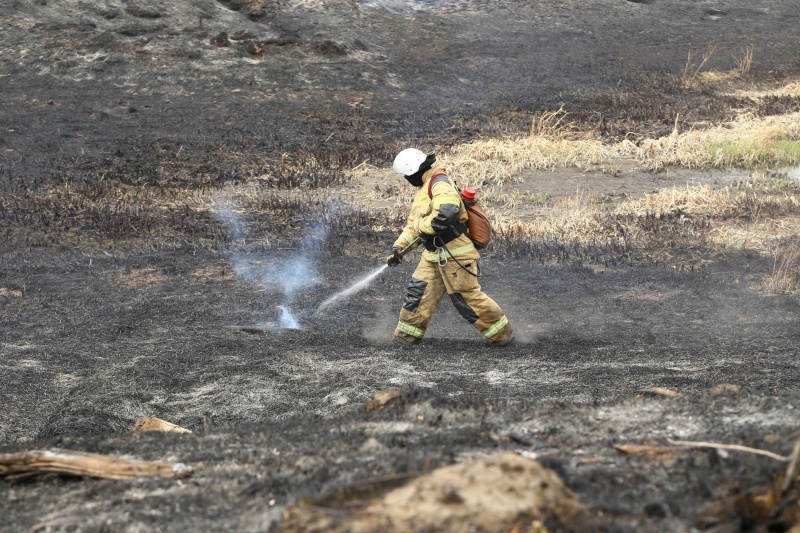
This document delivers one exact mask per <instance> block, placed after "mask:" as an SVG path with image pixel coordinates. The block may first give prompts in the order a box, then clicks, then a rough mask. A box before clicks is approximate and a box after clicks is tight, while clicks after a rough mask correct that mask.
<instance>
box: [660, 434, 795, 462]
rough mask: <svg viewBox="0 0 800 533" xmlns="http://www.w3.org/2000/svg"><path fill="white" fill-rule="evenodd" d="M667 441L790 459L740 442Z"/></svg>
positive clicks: (771, 457) (782, 459)
mask: <svg viewBox="0 0 800 533" xmlns="http://www.w3.org/2000/svg"><path fill="white" fill-rule="evenodd" d="M667 442H669V443H670V444H673V445H675V446H692V447H694V448H716V449H718V450H735V451H738V452H747V453H754V454H756V455H763V456H764V457H769V458H770V459H775V460H776V461H781V462H783V463H785V462H787V461H788V460H789V458H788V457H786V456H783V455H778V454H777V453H772V452H768V451H766V450H759V449H758V448H748V447H747V446H740V445H738V444H718V443H716V442H694V441H689V440H672V439H667Z"/></svg>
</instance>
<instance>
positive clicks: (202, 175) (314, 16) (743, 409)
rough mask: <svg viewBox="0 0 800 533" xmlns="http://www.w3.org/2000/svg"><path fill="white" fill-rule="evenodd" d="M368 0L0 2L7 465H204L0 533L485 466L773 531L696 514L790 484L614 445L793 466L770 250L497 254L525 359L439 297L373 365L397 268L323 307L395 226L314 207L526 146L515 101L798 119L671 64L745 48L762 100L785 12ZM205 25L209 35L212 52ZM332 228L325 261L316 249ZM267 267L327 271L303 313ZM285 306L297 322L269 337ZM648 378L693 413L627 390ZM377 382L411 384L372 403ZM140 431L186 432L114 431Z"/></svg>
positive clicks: (492, 266) (792, 407)
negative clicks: (519, 464) (486, 338)
mask: <svg viewBox="0 0 800 533" xmlns="http://www.w3.org/2000/svg"><path fill="white" fill-rule="evenodd" d="M385 5H387V6H389V7H390V8H391V9H386V8H383V7H380V6H378V7H368V8H366V7H365V8H362V9H360V8H359V7H358V6H357V5H356V4H354V3H348V2H310V1H309V2H285V3H284V2H266V1H264V2H259V1H252V2H233V1H231V2H212V1H210V0H209V1H207V2H203V1H195V2H190V3H177V2H176V3H171V2H136V3H134V2H124V1H119V2H117V1H114V0H108V1H104V2H69V1H64V2H56V1H52V0H51V1H47V2H45V1H41V0H40V1H37V2H28V1H26V0H15V1H13V2H11V3H5V4H4V6H3V7H2V8H0V27H1V28H2V32H1V33H0V35H2V37H0V90H1V91H2V95H3V98H2V99H0V117H2V126H3V127H2V130H0V149H2V152H1V153H2V161H0V187H1V188H0V204H1V205H2V212H0V218H2V224H0V228H2V229H0V239H2V241H0V242H1V244H0V250H2V262H0V271H1V272H2V274H0V306H1V307H0V328H1V329H2V340H1V341H0V342H1V344H0V356H1V357H2V365H1V366H0V372H1V373H2V374H1V377H2V383H3V386H2V388H0V397H1V398H0V400H1V401H2V405H3V406H4V416H3V417H2V418H1V419H0V450H2V451H3V452H13V451H18V450H25V449H38V448H46V447H56V446H57V447H61V448H67V449H77V450H84V451H97V452H102V453H109V454H114V455H126V456H132V457H137V458H144V459H168V460H175V461H182V462H185V463H187V464H189V465H191V466H193V467H194V468H195V471H196V473H195V475H194V476H193V477H191V478H188V479H186V480H183V481H181V482H176V481H172V480H160V479H140V480H135V481H122V482H121V481H101V480H93V479H79V480H70V479H64V478H59V477H46V478H44V479H40V480H33V481H28V482H25V483H19V484H9V483H6V482H3V483H2V484H0V502H2V504H0V505H2V508H3V516H4V518H5V520H4V521H3V523H2V525H0V528H2V529H5V530H9V531H24V530H29V529H32V528H33V529H38V530H45V529H47V528H49V529H50V530H64V531H69V530H82V531H83V530H85V531H100V530H129V531H146V530H150V529H153V530H161V531H164V530H166V531H185V530H240V531H251V530H267V529H270V528H276V527H279V525H280V520H281V516H282V513H283V510H284V509H285V506H287V505H290V504H292V503H293V502H296V501H298V500H299V499H301V498H311V499H312V500H314V501H320V502H322V501H327V500H326V498H328V497H329V496H330V495H332V494H336V493H337V490H340V489H341V487H343V486H350V484H353V483H359V482H368V481H369V480H372V479H376V478H381V477H382V476H386V475H390V474H414V473H419V472H424V471H427V470H430V469H431V468H435V467H437V466H442V465H448V464H452V463H454V462H457V461H462V460H464V459H467V458H469V457H473V456H476V455H480V454H484V453H488V452H493V451H497V450H504V449H508V450H520V451H523V452H526V453H529V454H533V455H535V456H536V457H538V458H539V459H540V460H541V461H542V462H543V463H544V464H546V465H548V466H550V467H552V468H553V469H555V470H556V471H557V472H559V473H560V474H561V475H562V476H563V477H564V479H565V480H566V482H567V483H568V485H569V486H570V487H571V488H572V489H573V490H574V491H575V492H576V493H577V494H578V496H579V497H580V499H581V500H582V501H583V502H584V503H586V504H587V505H588V507H589V509H590V511H591V523H592V524H593V525H594V526H596V527H598V528H604V529H607V530H621V531H625V530H630V531H687V530H690V529H691V528H693V527H694V528H697V529H703V528H705V527H709V526H712V525H714V524H715V523H724V524H729V525H730V527H731V530H732V531H738V530H752V529H757V528H760V529H761V530H766V528H768V527H769V528H770V530H774V531H781V530H786V529H788V528H789V527H791V525H792V522H793V518H791V517H786V516H783V515H781V516H778V515H776V516H774V517H772V518H767V517H764V516H757V513H755V514H754V513H753V512H752V509H749V508H748V507H747V506H744V507H742V506H741V505H739V506H738V507H737V506H736V505H733V504H730V505H719V506H717V507H715V508H714V509H712V508H710V507H709V505H710V504H711V503H712V502H720V501H723V502H728V501H733V500H729V499H735V498H743V497H746V496H743V495H746V494H747V493H748V491H756V492H758V491H765V490H767V489H768V487H769V486H770V484H771V483H773V481H774V480H775V479H776V478H777V477H778V476H779V474H780V473H781V472H782V471H783V469H784V464H783V463H779V462H776V461H773V460H771V459H768V458H762V457H757V456H754V455H750V454H743V453H737V452H725V453H720V452H716V451H713V450H692V451H687V450H683V451H679V450H676V451H673V452H671V453H669V454H666V455H660V456H658V457H655V458H654V457H639V456H628V455H622V454H621V453H620V452H618V451H617V450H616V449H614V447H613V446H614V445H616V444H628V443H635V444H641V443H646V442H657V443H662V444H663V443H664V442H665V440H666V439H668V438H673V439H684V440H698V441H712V442H730V443H738V444H744V445H747V446H752V447H756V448H763V449H769V450H772V451H775V452H777V453H780V454H784V455H786V454H788V453H789V452H790V450H791V447H792V445H793V444H794V442H795V441H796V440H797V439H798V433H797V432H798V429H799V428H800V417H798V414H797V413H798V411H797V410H798V408H800V388H799V387H798V386H797V375H798V350H797V344H798V340H799V339H798V338H799V337H800V330H799V329H798V327H797V324H798V315H799V314H800V304H798V300H797V297H796V296H791V295H779V296H775V295H767V294H765V293H764V292H763V291H762V290H761V287H762V286H761V284H760V280H761V279H762V277H763V276H764V275H765V273H769V272H771V271H772V268H773V262H772V259H771V258H766V257H762V256H760V255H758V254H757V253H749V252H748V251H747V250H742V251H732V250H707V249H706V250H699V249H698V248H692V249H691V250H690V251H689V252H685V250H684V255H685V254H686V253H688V255H691V254H698V253H704V254H706V257H707V258H713V261H703V262H702V264H703V268H695V263H693V262H691V261H684V260H681V261H678V262H674V261H673V262H670V261H669V260H645V259H644V258H647V257H650V256H651V254H649V253H648V251H647V250H636V249H632V248H630V247H628V248H624V247H623V249H617V248H613V247H611V248H608V247H605V248H603V247H602V246H601V245H598V248H597V249H582V250H576V249H574V248H570V249H565V248H564V247H563V246H562V244H561V243H535V245H533V246H530V247H524V246H519V243H517V245H516V246H512V244H514V243H511V244H509V243H508V242H504V241H503V240H500V241H499V242H498V243H497V248H496V250H495V251H494V252H492V253H488V254H486V257H485V260H484V270H485V277H484V278H483V281H482V284H483V285H484V288H485V289H486V290H487V292H488V293H489V294H491V295H492V296H493V297H494V298H495V299H496V300H497V301H498V302H500V303H501V305H502V306H503V307H504V309H505V310H506V312H507V313H508V314H509V316H510V317H511V320H512V322H513V324H514V325H515V328H516V330H517V331H518V333H519V337H520V339H521V341H522V342H521V343H520V344H518V345H516V346H513V347H509V348H507V349H504V350H491V349H489V348H488V347H486V346H484V345H483V344H482V342H481V340H480V338H479V336H478V334H477V333H475V332H474V331H472V330H471V329H470V327H469V326H468V325H466V324H465V323H463V322H462V320H461V319H460V318H459V317H458V315H457V314H456V313H455V311H454V310H452V309H451V308H450V306H449V305H448V304H446V302H445V304H444V305H443V306H442V308H441V309H440V310H439V312H438V313H437V315H436V317H435V321H434V324H433V326H432V327H431V329H430V331H429V335H428V337H429V338H428V339H427V340H426V342H425V343H424V344H423V345H422V346H420V347H418V348H412V349H402V348H400V347H397V346H395V345H393V344H391V343H390V342H389V340H390V336H391V331H392V328H393V324H394V322H395V320H396V312H397V308H398V306H399V302H400V298H401V296H402V292H403V286H404V283H405V280H406V278H407V277H408V275H410V272H411V268H412V267H411V265H409V264H408V263H406V264H404V265H403V266H402V267H401V268H400V269H397V270H392V271H387V272H384V273H382V274H381V275H380V276H379V278H378V279H377V280H376V281H375V282H374V283H373V284H372V285H371V286H370V287H369V288H368V289H366V290H365V291H363V292H360V293H359V294H358V295H356V296H355V297H354V298H352V299H350V300H348V301H346V302H343V303H342V304H341V305H337V306H335V307H332V308H331V310H330V311H329V312H327V313H324V314H321V315H314V314H313V310H314V309H315V308H316V306H317V305H318V304H319V303H320V302H321V301H323V300H324V299H325V298H327V297H329V296H330V295H331V294H333V293H335V292H336V291H338V290H341V289H343V288H345V287H346V286H347V285H348V284H349V283H350V282H352V281H353V280H356V279H358V278H360V277H361V276H363V275H365V274H367V273H368V272H370V271H371V270H372V269H373V268H374V267H375V266H376V265H378V264H380V263H379V261H380V257H381V255H382V252H383V250H384V249H385V248H386V244H387V243H389V242H391V239H392V238H393V236H394V234H395V233H396V231H397V230H399V226H400V224H401V222H400V221H399V220H398V218H397V217H396V216H395V215H386V214H385V213H384V214H380V213H375V212H371V211H369V210H367V209H366V208H364V209H360V208H353V207H341V206H340V205H339V204H337V203H335V202H333V203H332V200H334V199H333V198H331V197H329V195H328V193H327V192H326V191H328V190H329V188H330V187H332V186H340V185H342V184H343V182H346V173H345V172H344V170H346V169H349V168H352V166H355V165H357V164H359V163H361V162H363V161H365V160H367V161H369V162H370V163H371V164H376V165H388V163H389V161H390V159H391V157H392V155H393V154H394V153H395V152H396V151H397V149H398V147H401V146H405V145H407V144H409V143H412V142H413V143H419V144H420V145H421V146H428V147H432V146H434V145H438V146H447V145H448V144H451V143H455V142H460V141H463V140H469V139H472V138H477V137H481V136H488V135H496V134H502V133H512V132H517V131H525V130H526V129H527V128H528V127H529V126H530V115H531V113H532V112H535V111H539V110H552V109H557V108H558V107H560V106H562V105H563V106H564V107H565V108H566V109H567V110H568V111H569V112H570V113H572V120H573V121H574V122H575V124H576V126H578V127H581V128H583V129H585V130H592V129H595V128H597V133H598V135H605V136H607V137H608V138H609V139H610V140H614V139H619V138H621V137H623V136H626V135H627V136H629V138H632V139H634V140H635V139H636V138H641V137H645V136H652V135H659V134H662V133H666V132H669V131H671V129H672V126H673V124H674V121H675V116H676V114H680V116H681V117H682V119H681V120H682V121H685V123H686V124H689V125H694V126H696V127H702V126H703V125H705V124H710V123H717V122H720V121H723V120H725V119H727V118H730V117H732V116H733V115H734V114H735V113H737V112H741V111H742V110H749V111H751V112H753V113H755V114H760V115H766V114H774V113H780V112H787V111H793V110H796V109H797V108H798V101H797V99H796V98H791V97H775V98H772V99H767V100H755V99H750V98H748V97H746V96H730V95H723V94H720V93H717V92H715V90H714V88H713V87H703V86H700V87H692V88H689V87H688V86H687V84H686V83H682V80H681V78H682V77H683V76H684V73H685V72H686V70H687V68H686V67H687V57H688V56H687V54H688V52H689V50H692V51H693V53H694V55H693V57H694V59H690V60H689V63H690V64H692V65H697V61H698V59H697V58H698V57H702V54H703V53H704V52H710V51H711V50H712V48H713V47H714V46H716V48H715V49H714V54H713V55H712V56H711V58H710V60H709V62H708V64H707V68H715V69H719V70H728V69H731V68H733V66H735V60H734V58H733V57H732V55H733V56H734V57H736V54H739V53H740V52H741V50H742V49H743V48H744V47H747V46H753V47H754V49H755V53H754V62H753V68H752V70H751V74H750V76H751V79H750V80H749V82H750V83H753V84H764V85H769V84H780V83H781V82H783V81H785V80H786V79H790V78H791V76H796V75H797V73H798V70H799V69H800V64H798V59H797V58H798V57H800V55H798V53H797V52H798V47H800V42H798V40H797V36H796V27H797V23H798V16H800V15H798V12H797V10H796V6H794V5H793V2H791V1H789V0H786V1H771V2H762V3H760V4H759V6H758V7H754V6H752V5H751V3H748V2H743V1H729V2H726V3H725V4H724V5H722V4H719V5H718V4H717V3H715V2H683V1H677V0H674V1H670V0H663V1H658V0H656V1H653V2H648V3H633V2H627V1H610V0H609V1H604V2H593V3H590V4H587V3H583V2H557V3H555V2H553V3H550V2H536V3H527V2H512V1H498V2H474V3H451V4H446V5H444V7H442V8H441V9H439V8H437V9H433V10H427V11H426V10H404V8H403V4H402V3H401V2H392V3H386V4H385ZM223 31H224V32H226V33H227V36H228V41H227V43H228V45H227V46H221V47H220V46H217V45H214V44H212V43H211V40H212V38H215V37H216V39H215V42H217V43H218V44H225V42H226V41H225V39H224V37H222V36H220V35H219V34H220V32H223ZM234 36H235V37H237V38H236V39H234ZM692 61H694V63H692ZM690 66H691V65H690ZM690 70H691V69H690ZM601 117H602V118H603V119H604V122H603V124H605V128H604V129H603V128H599V127H598V124H600V118H601ZM258 176H260V177H261V178H259V179H255V178H256V177H258ZM238 187H256V188H259V189H260V190H261V191H262V194H263V196H259V197H258V198H259V199H257V200H252V201H251V203H250V204H249V205H248V206H247V207H248V209H249V211H248V212H247V213H246V215H244V216H245V224H246V228H247V231H246V235H243V234H240V233H239V232H238V230H237V229H236V228H237V226H235V225H234V226H231V225H226V224H225V220H226V219H225V217H224V216H223V217H222V218H221V219H220V217H218V216H215V214H214V213H213V212H211V211H209V210H208V208H207V205H208V204H207V202H205V201H204V200H205V199H207V198H208V197H209V196H211V195H214V194H218V193H220V192H225V191H228V192H229V191H231V190H237V189H236V188H238ZM287 189H289V190H293V191H295V192H298V194H297V195H295V196H286V195H284V194H283V192H282V191H285V190H287ZM320 220H321V221H322V226H323V229H324V230H325V231H323V232H322V235H324V236H325V239H324V242H318V241H313V242H310V243H309V242H308V241H302V240H301V239H302V237H303V236H304V235H308V234H309V233H311V231H312V229H313V228H315V227H319V226H320ZM679 244H681V245H682V244H685V242H684V241H680V243H679ZM537 247H538V248H537ZM681 253H682V252H681V251H680V250H675V251H674V254H675V255H676V256H681ZM298 257H302V258H303V259H302V261H303V262H302V263H295V260H296V259H297V258H298ZM287 264H288V265H292V264H308V265H314V269H311V271H310V272H309V276H308V277H307V278H306V280H305V282H306V285H305V286H303V287H301V289H300V290H299V291H297V292H296V293H294V294H292V295H291V296H290V297H289V296H287V295H286V294H285V292H284V291H283V290H281V289H280V288H277V287H275V286H274V283H272V282H269V281H268V282H266V283H265V282H264V279H265V276H267V278H266V279H270V278H269V277H268V276H271V275H273V274H274V272H276V271H277V272H279V271H281V269H283V268H285V267H286V265H287ZM315 269H316V270H315ZM280 305H289V306H290V308H291V309H292V310H293V311H294V312H295V313H296V314H297V315H298V319H299V321H300V324H301V325H302V327H303V329H300V330H279V329H276V326H275V324H276V323H277V321H278V319H279V314H280V313H279V309H278V306H280ZM236 325H261V326H264V327H265V329H266V330H267V332H266V333H265V334H262V335H257V334H249V333H246V332H242V331H241V330H238V329H235V328H230V327H228V326H236ZM720 384H731V385H735V386H734V387H727V388H722V389H721V388H719V387H717V386H718V385H720ZM654 386H658V387H665V388H668V389H672V390H675V391H678V392H680V393H683V394H684V395H686V397H685V398H671V397H662V396H659V395H653V394H649V393H642V392H641V391H643V390H645V389H648V388H651V387H654ZM715 387H717V388H715ZM387 388H403V389H407V390H408V391H409V392H410V394H409V396H407V397H406V398H405V399H403V400H402V401H399V402H397V403H395V404H391V405H390V406H388V407H387V408H386V409H384V410H381V411H377V412H368V411H365V410H364V409H363V407H362V405H363V402H364V401H365V400H367V399H368V398H369V397H370V396H371V395H372V394H374V393H375V392H376V391H378V390H382V389H387ZM142 415H153V416H158V417H161V418H164V419H166V420H169V421H171V422H174V423H176V424H179V425H182V426H184V427H186V428H189V429H191V430H192V431H194V432H195V435H192V436H186V435H168V434H152V433H150V434H131V433H130V432H129V429H130V427H131V425H132V424H133V422H134V421H135V420H136V419H137V418H138V417H139V416H142ZM738 501H739V502H740V503H741V499H740V500H738Z"/></svg>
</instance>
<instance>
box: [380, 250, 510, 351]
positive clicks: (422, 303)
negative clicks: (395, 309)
mask: <svg viewBox="0 0 800 533" xmlns="http://www.w3.org/2000/svg"><path fill="white" fill-rule="evenodd" d="M459 262H460V263H461V265H463V267H462V266H461V265H459V264H458V263H457V262H456V261H454V260H452V259H451V260H450V261H448V262H447V264H446V265H444V266H440V265H439V264H438V263H437V262H435V261H428V260H427V259H425V258H423V259H421V260H420V262H419V265H418V266H417V268H416V270H415V271H414V274H413V275H412V277H411V282H410V283H409V284H408V287H407V288H406V294H405V297H404V298H403V307H402V309H400V321H399V322H398V324H397V329H396V330H395V332H394V336H395V337H396V338H397V339H398V340H401V341H405V342H408V343H414V342H417V341H419V340H421V339H422V337H423V336H424V335H425V330H426V329H427V327H428V323H429V322H430V320H431V316H432V315H433V312H434V311H435V310H436V307H438V305H439V302H440V301H441V299H442V297H443V296H444V294H445V292H446V293H447V294H449V295H450V300H451V301H452V302H453V305H455V306H456V309H457V310H458V312H459V313H460V314H461V316H462V317H464V318H465V319H466V320H467V321H468V322H469V323H470V324H472V325H473V326H474V327H475V329H477V330H478V331H480V332H481V333H482V334H483V336H484V337H486V339H487V340H489V342H491V343H492V344H497V345H501V344H505V343H507V342H508V341H509V340H510V339H511V335H512V331H511V326H510V325H509V323H508V319H507V318H506V316H505V314H503V310H502V309H500V306H499V305H497V304H496V303H495V301H494V300H492V299H491V298H489V297H488V296H487V295H486V294H484V293H483V292H482V291H481V287H480V285H479V284H478V277H477V276H475V275H474V274H477V272H478V264H477V260H475V259H459ZM467 270H468V271H469V272H467Z"/></svg>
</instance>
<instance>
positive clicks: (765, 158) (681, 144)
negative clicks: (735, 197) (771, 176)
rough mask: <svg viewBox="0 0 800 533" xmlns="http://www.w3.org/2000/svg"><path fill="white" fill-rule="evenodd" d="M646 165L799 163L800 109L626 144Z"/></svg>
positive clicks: (650, 168)
mask: <svg viewBox="0 0 800 533" xmlns="http://www.w3.org/2000/svg"><path fill="white" fill-rule="evenodd" d="M620 149H621V150H622V151H631V152H632V153H633V155H635V156H636V157H637V158H638V159H639V160H640V161H641V162H642V164H643V165H644V166H645V168H647V169H648V170H651V171H655V170H659V169H662V168H664V167H668V166H680V167H686V168H730V167H744V168H752V167H755V166H760V165H791V164H797V163H800V113H792V114H788V115H780V116H774V117H766V118H755V117H752V116H742V117H740V118H739V119H737V120H735V121H733V122H730V123H727V124H723V125H722V126H718V127H715V128H710V129H707V130H702V131H698V130H690V131H687V132H685V133H679V132H678V128H677V124H676V129H675V131H674V132H673V133H672V135H669V136H666V137H662V138H660V139H647V140H645V141H643V142H642V143H641V145H640V146H638V147H637V146H632V145H630V144H627V145H625V146H620Z"/></svg>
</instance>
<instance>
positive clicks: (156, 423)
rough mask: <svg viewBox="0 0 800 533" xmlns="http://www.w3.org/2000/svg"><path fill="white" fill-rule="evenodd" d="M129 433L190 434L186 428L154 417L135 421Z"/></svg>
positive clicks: (144, 417) (145, 417)
mask: <svg viewBox="0 0 800 533" xmlns="http://www.w3.org/2000/svg"><path fill="white" fill-rule="evenodd" d="M131 431H166V432H172V433H191V431H189V430H188V429H186V428H183V427H181V426H178V425H176V424H173V423H172V422H167V421H166V420H161V419H160V418H156V417H154V416H143V417H141V418H139V420H137V421H136V423H135V424H134V425H133V427H132V428H131Z"/></svg>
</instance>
